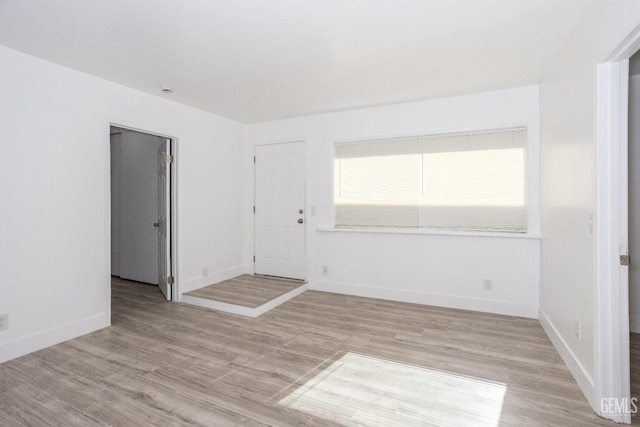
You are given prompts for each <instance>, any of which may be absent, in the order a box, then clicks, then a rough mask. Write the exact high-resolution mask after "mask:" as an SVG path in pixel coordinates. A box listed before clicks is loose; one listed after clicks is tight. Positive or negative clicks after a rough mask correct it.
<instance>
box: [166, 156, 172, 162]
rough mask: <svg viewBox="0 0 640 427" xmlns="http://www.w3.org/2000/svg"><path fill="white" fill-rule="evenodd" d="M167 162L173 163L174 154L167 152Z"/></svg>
mask: <svg viewBox="0 0 640 427" xmlns="http://www.w3.org/2000/svg"><path fill="white" fill-rule="evenodd" d="M167 163H173V154H167Z"/></svg>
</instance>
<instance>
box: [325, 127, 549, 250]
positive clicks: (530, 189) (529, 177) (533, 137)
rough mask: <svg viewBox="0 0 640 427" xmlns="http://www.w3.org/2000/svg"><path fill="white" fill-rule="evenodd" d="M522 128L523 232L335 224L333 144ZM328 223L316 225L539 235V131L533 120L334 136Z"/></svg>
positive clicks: (456, 233)
mask: <svg viewBox="0 0 640 427" xmlns="http://www.w3.org/2000/svg"><path fill="white" fill-rule="evenodd" d="M517 129H523V130H524V131H526V135H527V137H526V145H525V154H526V163H525V166H526V186H525V197H526V221H527V229H526V231H525V232H513V231H500V230H495V231H494V230H464V229H439V228H429V227H394V226H375V227H372V226H337V225H335V220H336V216H335V215H336V204H335V200H336V194H335V191H336V190H335V189H336V182H335V179H336V173H335V168H336V162H335V160H336V145H338V144H349V143H363V142H368V141H377V140H387V139H388V140H391V139H404V138H420V137H431V136H447V135H455V134H465V133H468V134H473V133H491V132H498V131H509V130H517ZM330 152H331V170H330V173H331V181H330V182H331V201H330V203H331V205H330V212H329V213H330V215H331V221H330V224H331V225H328V226H327V225H320V226H317V227H316V230H317V231H321V232H346V233H372V234H400V235H434V236H475V237H505V238H521V239H541V238H542V236H541V234H540V186H541V183H540V180H541V178H540V131H539V126H538V122H537V120H532V121H526V122H522V121H521V122H516V123H508V124H504V125H501V126H500V125H499V126H491V127H469V128H457V129H447V130H438V131H423V132H411V133H392V134H386V135H377V136H371V137H366V136H363V137H358V138H349V139H334V140H332V141H331V150H330Z"/></svg>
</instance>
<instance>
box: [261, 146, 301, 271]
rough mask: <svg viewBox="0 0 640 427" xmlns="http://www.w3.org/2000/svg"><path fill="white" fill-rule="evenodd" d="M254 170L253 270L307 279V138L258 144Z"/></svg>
mask: <svg viewBox="0 0 640 427" xmlns="http://www.w3.org/2000/svg"><path fill="white" fill-rule="evenodd" d="M254 171H255V175H254V176H255V183H254V184H255V200H254V203H255V204H254V229H255V252H254V253H255V256H254V273H255V274H259V275H264V276H275V277H282V278H287V279H296V280H305V279H306V263H307V261H306V260H307V258H306V173H307V157H306V144H305V142H304V141H296V142H288V143H281V144H268V145H258V146H256V147H255V156H254Z"/></svg>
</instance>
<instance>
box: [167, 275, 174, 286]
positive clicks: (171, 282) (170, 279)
mask: <svg viewBox="0 0 640 427" xmlns="http://www.w3.org/2000/svg"><path fill="white" fill-rule="evenodd" d="M174 281H175V279H174V278H173V276H169V277H167V283H168V284H169V285H173V282H174Z"/></svg>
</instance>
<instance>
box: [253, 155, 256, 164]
mask: <svg viewBox="0 0 640 427" xmlns="http://www.w3.org/2000/svg"><path fill="white" fill-rule="evenodd" d="M255 162H256V156H253V163H254V164H255Z"/></svg>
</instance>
